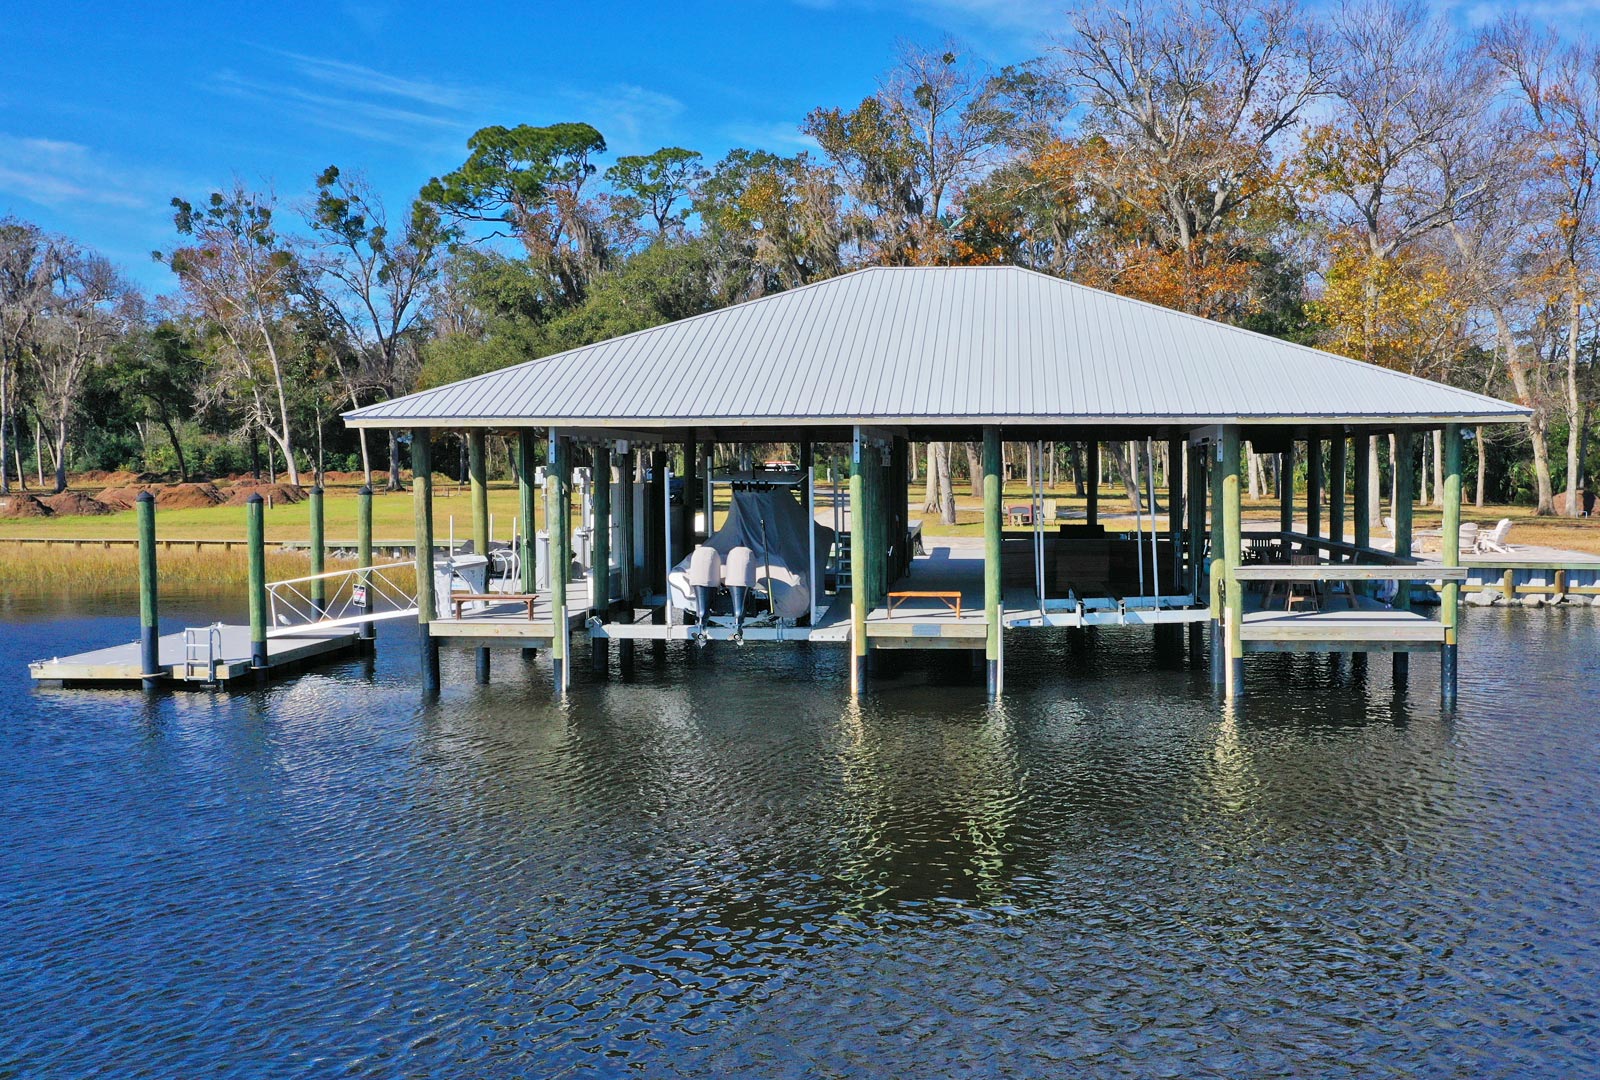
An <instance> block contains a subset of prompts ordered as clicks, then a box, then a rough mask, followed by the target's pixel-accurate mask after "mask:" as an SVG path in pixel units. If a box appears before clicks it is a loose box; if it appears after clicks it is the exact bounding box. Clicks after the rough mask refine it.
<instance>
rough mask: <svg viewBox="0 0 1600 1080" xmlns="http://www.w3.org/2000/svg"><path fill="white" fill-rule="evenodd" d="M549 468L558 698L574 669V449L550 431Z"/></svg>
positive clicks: (547, 487)
mask: <svg viewBox="0 0 1600 1080" xmlns="http://www.w3.org/2000/svg"><path fill="white" fill-rule="evenodd" d="M550 466H551V467H550V468H548V469H547V470H546V471H545V495H546V498H547V501H548V506H547V507H546V509H545V523H546V524H545V528H546V529H547V531H548V532H549V533H550V611H551V617H552V618H553V619H554V621H555V627H554V629H553V631H552V632H551V634H550V663H551V667H552V670H553V672H554V676H555V692H556V696H557V697H565V696H566V694H567V676H568V674H569V673H570V671H571V667H570V664H569V662H568V657H567V651H568V650H567V646H568V643H569V642H568V636H569V635H568V631H567V578H568V577H569V576H570V575H571V573H572V448H571V444H570V443H569V442H568V440H567V438H566V437H565V436H563V435H558V434H557V433H556V432H554V431H551V433H550Z"/></svg>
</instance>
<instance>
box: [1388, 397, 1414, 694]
mask: <svg viewBox="0 0 1600 1080" xmlns="http://www.w3.org/2000/svg"><path fill="white" fill-rule="evenodd" d="M1415 445H1416V444H1415V441H1414V438H1413V435H1412V431H1411V429H1410V428H1399V429H1397V430H1396V431H1395V433H1394V461H1393V463H1392V464H1393V468H1394V553H1395V554H1396V555H1398V556H1400V557H1401V558H1409V557H1410V555H1411V510H1412V503H1413V502H1415V501H1416V483H1417V463H1416V461H1415ZM1393 607H1394V609H1395V610H1396V611H1409V610H1411V586H1410V583H1409V582H1405V581H1397V582H1395V594H1394V601H1393ZM1410 669H1411V656H1410V654H1409V653H1403V652H1397V653H1395V654H1394V675H1395V679H1396V680H1397V681H1398V680H1400V679H1403V678H1404V677H1405V676H1406V674H1407V673H1408V672H1409V671H1410Z"/></svg>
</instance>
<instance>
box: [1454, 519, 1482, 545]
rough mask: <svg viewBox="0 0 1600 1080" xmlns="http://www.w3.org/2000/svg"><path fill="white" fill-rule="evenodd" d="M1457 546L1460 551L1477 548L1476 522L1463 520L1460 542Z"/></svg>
mask: <svg viewBox="0 0 1600 1080" xmlns="http://www.w3.org/2000/svg"><path fill="white" fill-rule="evenodd" d="M1458 546H1459V547H1460V548H1461V550H1462V551H1477V550H1478V523H1477V522H1476V521H1463V522H1462V523H1461V542H1460V544H1459V545H1458Z"/></svg>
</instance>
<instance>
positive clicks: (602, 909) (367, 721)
mask: <svg viewBox="0 0 1600 1080" xmlns="http://www.w3.org/2000/svg"><path fill="white" fill-rule="evenodd" d="M6 617H7V618H8V620H9V621H7V622H6V623H5V624H4V626H3V627H0V673H3V674H0V716H4V718H5V719H4V721H3V723H0V750H3V755H0V762H3V768H4V770H5V773H4V775H5V780H6V785H5V787H6V793H7V796H8V798H7V802H8V812H7V816H6V818H5V823H4V824H3V825H0V904H3V910H4V911H5V912H6V932H5V934H4V935H3V936H0V976H3V977H4V980H5V985H6V987H7V991H6V995H5V1000H6V1008H5V1012H6V1020H7V1026H6V1035H5V1038H4V1040H3V1041H0V1075H19V1076H27V1075H57V1076H84V1075H92V1074H95V1073H97V1072H100V1071H106V1072H108V1074H109V1073H112V1072H115V1073H121V1074H129V1075H131V1074H136V1073H138V1072H140V1071H141V1070H143V1071H145V1072H148V1073H149V1074H151V1075H216V1076H231V1077H256V1076H264V1075H308V1076H310V1075H351V1076H374V1077H378V1076H393V1075H408V1074H419V1075H420V1074H431V1075H486V1076H519V1075H537V1076H557V1075H561V1076H569V1075H570V1076H583V1075H593V1076H609V1075H617V1074H619V1073H622V1072H625V1071H629V1070H630V1068H632V1069H637V1070H639V1071H640V1073H641V1074H642V1075H648V1076H724V1075H734V1074H740V1073H744V1074H749V1075H779V1076H784V1075H794V1076H816V1075H821V1076H830V1075H835V1076H858V1075H885V1076H887V1075H902V1076H909V1075H927V1076H934V1075H958V1076H959V1075H970V1076H989V1075H996V1074H997V1073H1000V1072H1005V1073H1007V1074H1009V1075H1018V1076H1026V1075H1037V1076H1062V1075H1084V1076H1100V1075H1104V1076H1124V1075H1126V1076H1148V1075H1159V1074H1162V1073H1171V1074H1176V1075H1209V1074H1214V1075H1262V1074H1268V1073H1288V1072H1294V1073H1299V1074H1304V1075H1318V1076H1340V1075H1347V1076H1369V1075H1373V1074H1384V1073H1407V1072H1416V1073H1421V1074H1426V1075H1436V1076H1449V1075H1461V1076H1475V1077H1476V1076H1495V1075H1505V1076H1513V1075H1527V1074H1529V1073H1538V1074H1544V1075H1581V1074H1585V1073H1586V1072H1588V1073H1592V1070H1593V1068H1594V1066H1593V1063H1594V1061H1595V1060H1596V1059H1597V1058H1596V1048H1595V1045H1594V1041H1595V1035H1594V1032H1595V1031H1596V1030H1600V1019H1597V1014H1596V1007H1597V1003H1596V997H1597V989H1596V988H1597V987H1600V943H1597V939H1596V937H1595V934H1594V932H1593V913H1594V912H1595V911H1596V910H1600V885H1597V884H1596V882H1597V881H1600V839H1597V837H1600V828H1597V826H1596V824H1595V822H1596V821H1600V815H1597V813H1596V812H1597V810H1600V786H1597V785H1596V784H1595V783H1594V777H1595V776H1596V775H1597V774H1600V750H1597V749H1596V747H1597V745H1600V740H1597V739H1596V737H1595V736H1596V734H1597V731H1596V727H1597V721H1596V717H1595V711H1596V710H1594V709H1593V707H1592V704H1591V703H1590V702H1589V701H1587V700H1586V699H1585V696H1584V695H1582V694H1577V693H1575V692H1574V688H1575V687H1579V686H1587V687H1593V686H1594V685H1596V677H1597V676H1600V670H1597V666H1600V661H1597V659H1596V656H1595V651H1594V650H1593V648H1592V647H1591V646H1589V645H1587V644H1586V642H1592V641H1593V635H1594V633H1595V631H1596V627H1597V624H1600V612H1593V611H1588V612H1578V611H1573V612H1553V613H1551V612H1530V613H1523V612H1495V611H1490V612H1479V611H1473V612H1471V613H1470V614H1469V616H1468V621H1467V626H1466V633H1467V634H1470V635H1471V643H1470V647H1469V648H1467V649H1464V650H1463V662H1464V664H1465V665H1467V667H1466V669H1464V671H1463V675H1462V682H1461V685H1462V700H1461V704H1460V708H1459V709H1458V711H1457V713H1456V714H1455V715H1454V716H1453V717H1444V716H1441V714H1440V711H1439V707H1438V702H1437V698H1436V692H1437V691H1436V689H1435V688H1436V685H1437V683H1436V680H1435V679H1433V678H1431V677H1430V676H1429V675H1428V674H1427V670H1426V665H1423V664H1419V665H1418V669H1417V671H1416V672H1415V673H1414V675H1413V681H1414V686H1413V688H1412V690H1411V694H1410V698H1409V699H1408V698H1407V696H1406V695H1405V694H1404V693H1396V691H1395V689H1394V688H1393V687H1392V686H1391V684H1390V665H1388V664H1387V663H1386V662H1379V661H1380V660H1381V658H1375V660H1374V662H1373V663H1372V664H1371V665H1370V666H1369V667H1367V668H1365V669H1363V668H1361V667H1359V666H1358V665H1356V664H1353V663H1351V662H1350V661H1348V660H1346V661H1344V662H1342V663H1340V662H1337V661H1333V660H1330V659H1329V658H1326V657H1294V656H1284V657H1271V658H1262V659H1261V660H1260V661H1259V662H1258V663H1257V664H1255V665H1254V666H1252V668H1251V673H1250V678H1251V680H1252V692H1251V694H1250V695H1249V696H1248V697H1247V698H1246V699H1245V701H1244V702H1243V704H1242V706H1241V707H1240V708H1239V709H1237V710H1231V709H1229V710H1225V709H1224V708H1223V707H1221V706H1219V705H1217V704H1216V703H1214V701H1213V699H1212V697H1211V694H1210V690H1209V686H1208V684H1207V681H1206V678H1205V673H1204V672H1198V673H1196V672H1190V671H1188V670H1185V669H1184V668H1183V667H1182V666H1181V664H1172V663H1168V662H1162V663H1159V664H1158V663H1157V662H1156V658H1155V656H1154V654H1153V652H1152V649H1151V645H1150V641H1149V637H1148V635H1147V634H1141V633H1139V632H1136V631H1129V632H1126V633H1123V632H1120V631H1099V632H1098V633H1099V637H1098V638H1097V639H1096V640H1095V641H1093V642H1092V643H1091V644H1090V647H1087V648H1081V649H1073V648H1071V647H1070V643H1069V642H1068V641H1067V640H1066V639H1065V637H1064V636H1063V637H1061V638H1054V637H1051V636H1049V635H1043V634H1040V635H1030V636H1029V638H1028V639H1027V641H1026V643H1019V646H1018V647H1016V648H1011V649H1010V650H1009V655H1008V657H1007V668H1008V679H1007V692H1006V696H1005V700H1004V701H1003V702H1002V703H1000V704H998V705H995V704H991V703H989V702H987V701H986V700H985V699H984V695H983V691H982V688H981V687H980V686H977V685H973V684H972V683H971V682H970V681H969V676H968V673H967V672H966V670H965V668H964V666H963V665H961V664H959V663H957V664H955V665H951V663H950V661H949V659H948V658H947V657H946V656H944V655H943V654H934V655H931V656H929V657H927V658H913V660H911V661H908V662H906V664H905V668H904V670H901V671H900V672H898V673H891V674H888V675H886V676H884V677H883V678H881V679H879V680H877V681H876V682H875V683H874V687H875V693H874V694H873V695H872V696H870V697H868V698H865V699H863V701H862V702H861V704H860V705H859V706H854V705H850V704H848V701H847V693H846V685H845V670H844V663H843V657H842V656H841V655H840V654H839V653H838V652H837V651H829V650H824V649H820V648H818V649H804V648H791V649H762V648H760V647H756V646H750V647H747V648H745V649H743V650H740V649H737V648H732V647H725V646H712V647H711V648H709V649H708V650H707V651H706V652H704V653H696V652H695V651H694V650H693V647H692V646H686V647H679V646H674V647H673V648H672V649H671V650H669V653H668V657H667V662H666V665H665V666H664V667H662V668H659V669H658V668H656V667H654V666H653V665H652V664H651V663H650V661H649V660H648V658H647V657H645V658H641V662H640V664H639V669H638V674H637V677H636V679H635V680H634V681H633V682H631V683H627V684H624V683H622V682H620V681H617V680H615V679H613V681H611V682H606V683H593V682H584V681H580V682H579V684H578V685H577V686H576V687H575V688H574V691H573V694H572V696H571V699H570V701H569V702H568V703H567V704H566V705H564V706H563V705H558V704H555V703H553V702H552V701H551V697H550V694H549V692H548V687H547V686H546V685H545V684H546V682H547V680H548V678H549V675H548V672H547V671H546V667H547V665H545V664H543V663H537V662H535V663H529V664H527V665H526V669H525V670H526V676H525V678H518V677H517V675H516V673H515V662H514V661H508V662H506V663H505V664H504V665H502V667H501V668H500V669H498V670H497V672H496V679H495V682H494V683H493V684H491V685H489V686H483V687H480V686H476V685H474V684H473V683H472V672H471V656H470V654H467V653H462V654H448V653H447V654H446V666H445V684H446V688H445V693H444V696H443V698H442V699H441V700H440V701H439V702H438V703H436V704H433V705H424V704H422V703H421V695H420V694H419V693H418V691H417V686H416V682H415V677H414V672H415V670H416V665H417V658H416V654H415V651H414V645H413V641H414V635H413V634H409V633H407V632H405V629H406V628H390V627H385V628H384V629H383V630H382V631H381V638H380V642H379V652H378V656H377V658H376V660H374V661H367V662H364V663H363V662H352V663H349V664H345V665H342V666H339V667H334V668H330V669H327V670H325V671H324V672H322V673H319V674H315V675H312V676H309V677H305V678H301V679H299V680H296V681H293V682H286V683H283V684H280V685H277V686H274V687H271V688H269V689H267V690H265V691H262V692H259V693H254V692H252V693H241V694H231V695H230V694H226V693H223V694H217V695H206V694H201V695H172V696H168V697H164V698H162V699H160V700H159V701H158V702H157V703H156V704H155V705H154V706H152V707H150V708H148V709H147V708H146V707H145V706H144V705H143V704H142V703H141V701H140V698H139V695H137V694H133V693H128V694H122V693H61V692H51V691H48V690H38V691H36V690H34V689H32V688H30V687H29V686H27V685H26V678H25V673H24V672H23V664H24V662H25V661H26V660H29V659H34V658H36V657H37V656H38V655H48V654H50V653H51V652H52V651H57V650H60V649H63V648H65V647H66V646H68V645H71V646H73V647H83V644H84V643H85V642H89V641H92V640H100V639H105V640H108V641H115V640H117V639H118V637H119V635H121V634H122V633H123V632H124V624H127V625H128V626H129V627H131V621H130V620H129V619H127V618H115V619H113V618H103V619H82V618H68V617H66V616H65V615H62V614H59V613H56V612H51V611H37V610H21V609H12V610H10V611H8V612H7V613H6ZM952 669H953V670H952ZM1271 680H1277V681H1278V684H1279V685H1280V686H1281V688H1282V689H1281V692H1280V693H1276V694H1274V693H1272V692H1270V691H1269V690H1268V689H1267V687H1270V686H1271V685H1272V682H1271Z"/></svg>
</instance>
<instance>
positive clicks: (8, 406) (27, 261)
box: [0, 218, 61, 493]
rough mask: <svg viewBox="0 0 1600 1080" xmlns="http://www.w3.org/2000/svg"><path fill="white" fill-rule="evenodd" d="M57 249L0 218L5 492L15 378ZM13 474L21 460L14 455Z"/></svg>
mask: <svg viewBox="0 0 1600 1080" xmlns="http://www.w3.org/2000/svg"><path fill="white" fill-rule="evenodd" d="M60 258H61V253H60V250H59V248H58V247H57V246H56V244H55V242H54V241H52V240H51V239H50V238H49V237H47V236H46V235H45V234H44V233H43V232H42V231H41V230H40V229H39V228H38V227H37V226H35V225H31V224H28V223H27V222H23V221H18V220H17V219H15V218H3V219H0V493H6V492H10V490H11V480H10V473H9V472H7V469H6V462H7V460H8V459H9V458H16V455H17V453H18V450H17V448H16V447H15V446H12V448H11V453H9V454H8V453H7V449H6V448H7V445H8V442H9V441H12V440H14V437H15V433H16V409H17V397H18V395H17V381H18V378H19V377H20V376H21V374H22V364H23V360H24V358H25V357H26V356H27V355H28V353H29V350H30V347H31V342H32V339H33V334H34V332H35V324H36V323H37V322H38V319H39V317H40V315H41V314H42V313H43V312H44V310H45V307H46V306H47V304H48V301H49V298H50V293H51V290H52V289H53V288H54V283H55V279H56V272H57V268H58V265H59V263H60ZM17 479H18V480H19V481H22V463H21V459H20V458H17Z"/></svg>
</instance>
